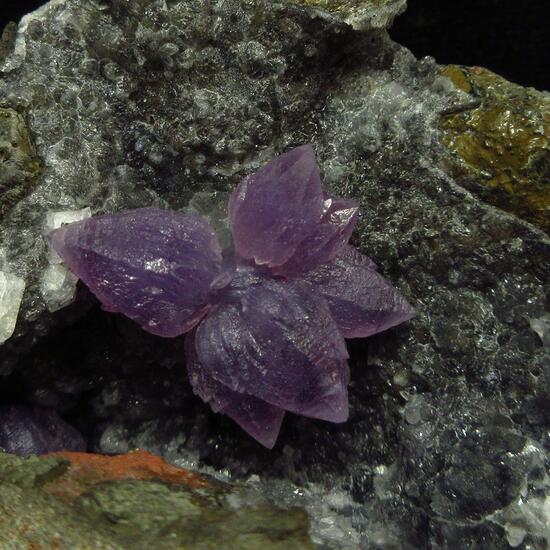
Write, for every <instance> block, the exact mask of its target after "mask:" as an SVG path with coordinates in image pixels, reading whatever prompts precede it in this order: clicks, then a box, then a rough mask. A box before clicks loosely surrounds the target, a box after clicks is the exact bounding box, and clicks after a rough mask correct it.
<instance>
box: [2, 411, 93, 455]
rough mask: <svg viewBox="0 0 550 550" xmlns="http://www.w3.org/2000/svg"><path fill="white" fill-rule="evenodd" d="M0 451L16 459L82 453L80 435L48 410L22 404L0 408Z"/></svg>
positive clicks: (83, 445)
mask: <svg viewBox="0 0 550 550" xmlns="http://www.w3.org/2000/svg"><path fill="white" fill-rule="evenodd" d="M0 448H1V449H3V450H4V451H6V452H8V453H12V454H16V455H19V456H29V455H39V454H45V453H51V452H54V451H84V450H85V449H86V443H85V441H84V438H83V437H82V435H80V433H79V432H78V431H77V430H76V429H75V428H73V427H72V426H70V425H69V424H67V422H65V421H64V420H63V419H62V418H61V417H59V415H57V414H56V412H55V411H54V410H52V409H43V408H40V407H35V408H29V407H26V406H23V405H5V406H2V407H0Z"/></svg>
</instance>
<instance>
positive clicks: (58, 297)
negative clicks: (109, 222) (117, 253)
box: [40, 208, 92, 312]
mask: <svg viewBox="0 0 550 550" xmlns="http://www.w3.org/2000/svg"><path fill="white" fill-rule="evenodd" d="M91 215H92V212H91V210H90V208H83V209H82V210H64V211H60V212H53V211H50V212H48V213H47V214H46V223H45V224H44V234H45V235H49V234H50V233H51V232H52V231H53V230H54V229H58V228H59V227H61V226H62V225H63V224H66V223H73V222H78V221H81V220H85V219H87V218H89V217H91ZM49 261H50V264H49V265H48V267H47V268H46V269H45V271H44V274H43V275H42V281H41V283H40V290H41V293H42V298H43V299H44V303H45V304H46V307H47V308H48V310H49V311H51V312H54V311H57V310H59V309H61V308H64V307H65V306H68V305H69V304H70V303H71V302H72V301H73V300H74V297H75V293H76V283H77V282H78V277H76V275H73V273H71V272H70V271H69V270H68V269H67V268H66V267H65V265H64V264H63V262H62V260H61V258H60V257H59V255H58V254H57V253H56V252H55V251H54V250H53V249H50V256H49Z"/></svg>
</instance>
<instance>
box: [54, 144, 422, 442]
mask: <svg viewBox="0 0 550 550" xmlns="http://www.w3.org/2000/svg"><path fill="white" fill-rule="evenodd" d="M357 211H358V206H357V205H356V204H355V203H354V202H353V201H351V200H348V199H337V198H332V197H330V196H329V195H327V194H326V193H324V192H323V189H322V186H321V178H320V173H319V168H318V166H317V163H316V160H315V153H314V150H313V147H312V146H311V145H304V146H302V147H298V148H296V149H293V150H291V151H289V152H288V153H286V154H284V155H281V156H279V157H277V158H275V159H273V160H272V161H271V162H269V163H268V164H267V165H266V166H264V167H263V168H262V169H260V170H259V171H258V172H257V173H255V174H253V175H251V176H249V177H247V178H246V179H244V180H243V181H242V182H241V183H240V184H239V186H238V187H237V189H236V190H235V191H234V192H233V194H232V196H231V198H230V201H229V220H230V229H231V233H232V235H233V240H234V245H233V246H232V247H230V248H228V249H226V250H224V251H222V250H221V247H220V245H219V243H218V240H217V238H216V235H215V233H214V231H213V229H212V228H211V227H210V226H209V225H208V223H207V222H206V221H205V220H204V219H202V218H200V217H198V216H194V215H191V214H183V213H179V212H173V211H168V210H159V209H155V208H142V209H138V210H131V211H127V212H122V213H119V214H110V215H104V216H97V217H94V218H90V219H87V220H83V221H80V222H76V223H72V224H70V225H67V226H64V227H62V228H60V229H57V230H55V231H54V232H53V233H52V234H51V242H52V245H53V247H54V249H55V250H56V251H57V252H58V254H59V255H60V256H61V257H62V258H63V260H64V261H65V263H66V264H67V265H68V266H69V268H70V269H71V270H72V271H73V272H74V273H75V274H76V275H77V276H78V277H80V278H81V279H82V281H83V282H84V283H85V284H86V285H87V286H88V287H89V288H90V289H91V290H92V292H94V294H95V295H96V296H97V297H98V298H99V299H100V301H101V302H102V304H103V306H104V308H105V309H106V310H108V311H112V312H120V313H123V314H125V315H127V316H128V317H130V318H131V319H133V320H134V321H136V322H138V323H139V324H140V325H141V326H142V327H143V328H144V329H145V330H147V331H149V332H151V333H153V334H157V335H160V336H166V337H174V336H178V335H180V334H183V333H186V332H187V333H188V335H187V337H186V338H187V340H186V356H187V369H188V374H189V379H190V381H191V384H192V386H193V388H194V391H195V393H197V395H199V396H200V397H201V398H202V399H203V400H204V401H206V402H207V403H209V404H210V406H211V407H212V409H213V410H214V411H215V412H221V413H223V414H226V415H227V416H229V417H231V418H232V419H233V420H235V421H236V422H237V423H238V424H239V425H240V426H241V427H242V428H243V429H245V430H246V431H247V432H248V433H249V434H250V435H252V436H253V437H254V438H256V439H257V440H258V441H259V442H260V443H262V444H263V445H265V446H266V447H269V448H271V447H273V445H274V444H275V441H276V439H277V436H278V434H279V430H280V427H281V422H282V420H283V417H284V413H285V411H291V412H294V413H297V414H301V415H304V416H309V417H313V418H319V419H322V420H328V421H330V422H344V421H345V420H346V419H347V417H348V394H347V386H348V383H349V367H348V362H347V359H348V354H347V350H346V344H345V340H344V338H354V337H365V336H370V335H372V334H375V333H377V332H380V331H383V330H386V329H388V328H390V327H392V326H395V325H397V324H399V323H401V322H403V321H406V320H408V319H410V318H411V317H412V316H413V315H414V311H413V309H412V307H411V306H410V305H409V304H408V303H407V301H406V300H405V299H404V298H403V297H402V296H401V295H400V294H399V292H398V291H397V290H396V289H395V288H394V287H393V286H392V285H391V284H390V283H389V282H388V281H386V280H385V279H384V278H383V277H382V276H381V275H380V274H379V273H378V272H377V270H376V265H375V264H374V263H373V262H372V261H371V260H369V259H368V258H367V257H366V256H363V255H362V254H360V253H359V252H358V251H356V250H355V249H354V248H352V247H351V246H349V245H348V240H349V238H350V236H351V233H352V231H353V227H354V225H355V221H356V218H357Z"/></svg>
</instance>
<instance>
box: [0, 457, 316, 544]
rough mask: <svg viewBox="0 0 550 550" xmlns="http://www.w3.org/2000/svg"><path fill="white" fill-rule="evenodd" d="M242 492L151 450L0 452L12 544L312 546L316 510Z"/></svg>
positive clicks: (2, 537)
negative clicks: (310, 513) (310, 514)
mask: <svg viewBox="0 0 550 550" xmlns="http://www.w3.org/2000/svg"><path fill="white" fill-rule="evenodd" d="M239 493H243V490H242V488H239V487H238V486H236V487H231V486H229V485H221V484H218V483H213V482H210V481H207V480H206V479H204V478H200V477H198V476H196V475H194V474H192V473H191V472H188V471H186V470H183V469H180V468H176V467H173V466H169V465H167V464H166V463H163V461H162V460H160V459H159V458H157V457H154V456H153V455H149V454H148V453H143V452H141V453H139V452H138V453H131V454H129V455H127V456H119V457H111V458H108V457H101V456H98V455H87V454H83V453H62V454H58V455H51V456H50V457H45V458H42V459H38V458H30V459H27V460H23V459H20V458H16V457H14V456H13V455H8V454H3V453H0V512H1V513H0V544H2V548H6V549H8V548H9V549H10V550H11V549H14V550H16V549H17V550H19V549H20V548H21V549H23V548H71V549H75V550H85V549H88V548H105V549H114V550H118V549H121V550H122V549H126V548H135V549H147V548H166V549H167V550H172V549H173V550H176V549H178V550H195V549H199V550H200V549H204V550H206V549H210V548H218V547H219V546H218V544H219V541H221V540H223V541H224V543H223V544H224V548H228V549H229V550H233V549H234V550H255V549H257V548H266V549H269V550H282V549H284V548H296V549H297V550H298V549H299V550H307V549H312V548H313V545H312V544H311V542H310V540H309V537H308V533H307V531H308V521H307V516H306V514H305V513H304V512H303V511H301V510H299V509H288V510H284V509H278V508H275V507H274V506H271V505H269V504H268V503H266V502H264V503H263V504H261V505H260V504H255V505H252V506H247V505H242V504H241V503H242V502H244V498H243V497H242V496H240V494H239Z"/></svg>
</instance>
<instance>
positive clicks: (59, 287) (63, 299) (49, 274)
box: [40, 264, 78, 312]
mask: <svg viewBox="0 0 550 550" xmlns="http://www.w3.org/2000/svg"><path fill="white" fill-rule="evenodd" d="M77 282H78V277H77V276H76V275H73V273H71V272H70V271H69V270H68V269H67V268H66V267H65V266H64V265H63V264H50V265H49V266H48V267H47V268H46V271H45V272H44V275H43V277H42V281H41V283H40V285H41V291H42V297H43V298H44V302H46V307H47V308H48V310H49V311H52V312H53V311H57V310H59V309H61V308H64V307H65V306H68V305H69V304H70V303H71V302H72V301H73V300H74V297H75V293H76V283H77Z"/></svg>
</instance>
